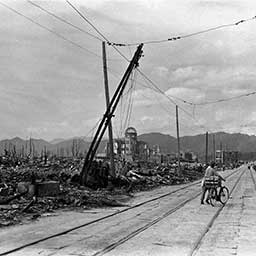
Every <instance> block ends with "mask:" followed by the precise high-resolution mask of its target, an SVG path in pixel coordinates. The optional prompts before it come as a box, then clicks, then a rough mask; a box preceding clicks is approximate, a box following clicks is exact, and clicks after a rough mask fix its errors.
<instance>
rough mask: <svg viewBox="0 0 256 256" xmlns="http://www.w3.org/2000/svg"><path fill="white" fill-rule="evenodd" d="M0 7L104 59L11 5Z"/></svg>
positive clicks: (0, 3)
mask: <svg viewBox="0 0 256 256" xmlns="http://www.w3.org/2000/svg"><path fill="white" fill-rule="evenodd" d="M0 5H2V6H4V7H5V8H7V9H9V10H10V11H12V12H14V13H16V14H17V15H19V16H21V17H23V18H25V19H26V20H29V21H30V22H32V23H33V24H35V25H37V26H39V27H41V28H42V29H44V30H47V31H48V32H50V33H52V34H54V35H55V36H57V37H59V38H61V39H62V40H64V41H66V42H69V43H70V44H72V45H74V46H76V47H78V48H80V49H81V50H83V51H86V52H87V53H90V54H92V55H94V56H96V57H98V58H102V57H101V56H100V55H98V54H97V53H95V52H93V51H91V50H88V49H87V48H85V47H83V46H82V45H80V44H78V43H76V42H74V41H72V40H70V39H68V38H67V37H65V36H63V35H61V34H59V33H57V32H55V31H54V30H52V29H50V28H48V27H46V26H44V25H42V24H40V23H39V22H37V21H35V20H33V19H32V18H30V17H28V16H26V15H25V14H23V13H21V12H19V11H17V10H16V9H14V8H12V7H10V6H9V5H7V4H5V3H3V2H0Z"/></svg>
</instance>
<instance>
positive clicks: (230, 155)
mask: <svg viewBox="0 0 256 256" xmlns="http://www.w3.org/2000/svg"><path fill="white" fill-rule="evenodd" d="M238 154H239V153H238V151H226V150H216V154H215V161H216V163H221V164H232V163H236V162H238Z"/></svg>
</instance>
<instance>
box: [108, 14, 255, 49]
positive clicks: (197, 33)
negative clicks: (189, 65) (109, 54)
mask: <svg viewBox="0 0 256 256" xmlns="http://www.w3.org/2000/svg"><path fill="white" fill-rule="evenodd" d="M254 19H256V16H253V17H252V18H248V19H242V20H239V21H237V22H234V23H230V24H223V25H219V26H216V27H212V28H208V29H205V30H201V31H197V32H193V33H190V34H185V35H180V36H175V37H170V38H167V39H162V40H150V41H144V42H139V43H111V44H112V45H114V46H136V45H139V44H141V43H143V44H145V45H146V44H160V43H166V42H170V41H177V40H180V39H185V38H188V37H193V36H197V35H201V34H204V33H208V32H211V31H215V30H220V29H223V28H227V27H234V26H237V25H240V24H242V23H245V22H248V21H251V20H254Z"/></svg>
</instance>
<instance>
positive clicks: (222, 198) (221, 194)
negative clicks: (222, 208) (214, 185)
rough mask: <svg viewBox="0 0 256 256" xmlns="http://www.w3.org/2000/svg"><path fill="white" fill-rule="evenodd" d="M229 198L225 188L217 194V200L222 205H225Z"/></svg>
mask: <svg viewBox="0 0 256 256" xmlns="http://www.w3.org/2000/svg"><path fill="white" fill-rule="evenodd" d="M228 198H229V191H228V188H227V187H221V188H220V192H219V199H220V202H221V203H222V204H225V203H226V202H227V201H228Z"/></svg>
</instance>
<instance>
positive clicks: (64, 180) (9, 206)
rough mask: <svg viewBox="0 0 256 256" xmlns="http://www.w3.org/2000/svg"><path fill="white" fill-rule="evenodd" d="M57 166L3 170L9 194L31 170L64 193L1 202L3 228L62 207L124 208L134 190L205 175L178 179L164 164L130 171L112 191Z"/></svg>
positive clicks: (196, 173)
mask: <svg viewBox="0 0 256 256" xmlns="http://www.w3.org/2000/svg"><path fill="white" fill-rule="evenodd" d="M57 167H58V169H57V170H55V169H53V167H49V168H48V169H46V170H45V169H43V168H41V169H40V168H39V169H35V170H33V169H30V168H25V167H24V168H18V169H13V168H9V169H5V170H0V178H1V175H2V180H5V181H6V183H7V184H8V186H9V188H11V189H10V195H9V197H12V196H13V195H14V191H15V189H16V188H17V184H18V182H20V181H24V180H25V181H27V180H29V179H30V176H31V174H32V173H36V174H37V176H38V177H39V178H41V179H43V180H45V179H46V180H47V179H49V178H52V179H53V180H55V181H59V180H60V187H61V193H60V194H59V195H58V196H54V197H39V198H38V200H37V202H35V201H33V200H32V198H31V196H27V195H24V196H22V197H19V198H17V199H14V200H12V201H10V202H9V203H5V204H3V203H0V228H5V227H8V226H10V225H20V224H27V223H29V222H31V221H32V222H34V221H37V220H38V218H40V217H44V218H45V217H49V216H54V215H56V214H57V212H58V214H59V212H60V211H59V210H60V209H61V210H62V211H65V212H68V211H69V210H72V211H78V212H82V211H85V210H89V209H91V208H93V209H94V208H99V207H102V208H106V207H120V206H121V207H125V206H126V204H127V201H128V200H130V199H131V200H132V199H133V195H134V193H137V192H138V191H142V190H155V188H157V187H161V186H162V185H171V184H175V183H189V182H190V181H192V180H195V179H198V178H199V177H201V176H202V172H199V171H187V172H185V175H184V176H183V177H182V178H179V177H177V175H175V174H174V173H173V172H172V170H169V169H168V168H163V167H161V168H156V169H155V170H153V171H152V172H154V173H153V174H152V173H151V174H150V175H145V174H143V175H140V174H138V173H139V171H137V173H136V171H131V172H129V173H128V174H129V175H128V177H124V181H125V182H126V183H125V184H122V185H120V181H118V182H119V183H118V184H117V186H115V189H114V190H112V191H110V190H108V189H98V190H93V189H90V188H87V187H81V186H77V185H74V184H73V183H72V182H70V180H71V177H72V176H71V175H70V173H72V172H71V171H70V170H69V169H67V170H64V171H63V170H62V169H61V168H60V167H61V166H57ZM33 168H36V167H35V166H34V167H33ZM55 168H56V167H55ZM76 170H77V169H76ZM75 172H76V171H75ZM124 181H122V182H124ZM131 192H132V193H131ZM5 199H6V197H3V196H2V197H1V196H0V202H1V200H2V201H3V200H5Z"/></svg>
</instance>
